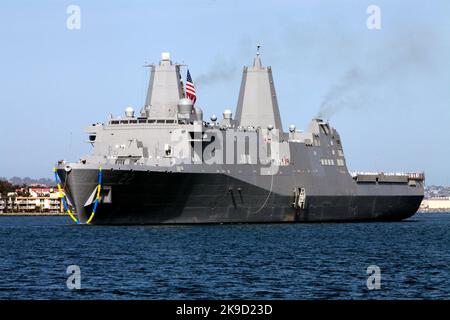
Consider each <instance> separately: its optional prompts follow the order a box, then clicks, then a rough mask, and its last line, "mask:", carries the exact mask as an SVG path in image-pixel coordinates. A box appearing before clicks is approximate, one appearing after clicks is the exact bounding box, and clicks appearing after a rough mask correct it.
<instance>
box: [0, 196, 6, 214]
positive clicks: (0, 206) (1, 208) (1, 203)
mask: <svg viewBox="0 0 450 320" xmlns="http://www.w3.org/2000/svg"><path fill="white" fill-rule="evenodd" d="M5 210H6V201H5V200H4V199H3V197H2V195H1V194H0V213H3V212H5Z"/></svg>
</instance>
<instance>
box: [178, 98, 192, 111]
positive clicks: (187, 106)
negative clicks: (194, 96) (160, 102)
mask: <svg viewBox="0 0 450 320" xmlns="http://www.w3.org/2000/svg"><path fill="white" fill-rule="evenodd" d="M192 106H193V103H192V100H190V99H187V98H182V99H180V100H178V113H181V114H189V113H191V112H192Z"/></svg>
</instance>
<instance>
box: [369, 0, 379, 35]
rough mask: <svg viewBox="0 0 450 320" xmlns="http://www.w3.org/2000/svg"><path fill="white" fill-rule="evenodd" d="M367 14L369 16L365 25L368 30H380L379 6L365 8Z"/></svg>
mask: <svg viewBox="0 0 450 320" xmlns="http://www.w3.org/2000/svg"><path fill="white" fill-rule="evenodd" d="M366 13H367V14H370V16H369V17H368V18H367V21H366V25H367V29H369V30H380V29H381V9H380V7H379V6H376V5H374V4H372V5H370V6H368V7H367V10H366Z"/></svg>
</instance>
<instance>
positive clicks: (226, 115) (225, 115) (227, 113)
mask: <svg viewBox="0 0 450 320" xmlns="http://www.w3.org/2000/svg"><path fill="white" fill-rule="evenodd" d="M232 114H233V113H232V112H231V110H230V109H225V111H224V112H223V118H224V119H231V116H232Z"/></svg>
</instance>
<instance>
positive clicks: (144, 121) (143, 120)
mask: <svg viewBox="0 0 450 320" xmlns="http://www.w3.org/2000/svg"><path fill="white" fill-rule="evenodd" d="M139 123H147V120H146V119H139Z"/></svg>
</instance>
